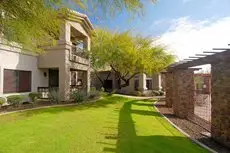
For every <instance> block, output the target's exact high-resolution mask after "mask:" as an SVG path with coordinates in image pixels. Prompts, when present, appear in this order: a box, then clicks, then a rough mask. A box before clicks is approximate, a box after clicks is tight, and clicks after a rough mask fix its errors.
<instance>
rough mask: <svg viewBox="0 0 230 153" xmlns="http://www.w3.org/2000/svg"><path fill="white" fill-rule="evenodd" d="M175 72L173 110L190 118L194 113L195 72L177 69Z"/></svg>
mask: <svg viewBox="0 0 230 153" xmlns="http://www.w3.org/2000/svg"><path fill="white" fill-rule="evenodd" d="M173 73H174V74H173V87H172V89H173V90H172V91H173V92H172V93H173V95H172V97H173V103H172V107H173V111H174V114H175V115H177V116H179V117H181V118H188V116H189V115H190V114H193V113H194V101H195V100H194V89H195V87H194V72H193V70H177V71H175V72H173Z"/></svg>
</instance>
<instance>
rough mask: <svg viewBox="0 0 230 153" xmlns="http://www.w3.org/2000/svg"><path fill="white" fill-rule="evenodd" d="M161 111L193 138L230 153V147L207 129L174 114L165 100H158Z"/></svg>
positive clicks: (217, 149)
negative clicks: (217, 140) (216, 138)
mask: <svg viewBox="0 0 230 153" xmlns="http://www.w3.org/2000/svg"><path fill="white" fill-rule="evenodd" d="M156 106H157V108H158V109H159V111H160V112H161V113H162V114H164V115H165V116H166V117H167V118H168V119H169V120H170V121H172V122H173V123H174V124H176V125H177V126H178V127H180V128H181V129H182V130H184V131H185V132H186V133H187V134H189V135H190V136H191V137H192V138H194V139H196V140H198V141H200V142H202V143H203V144H205V145H207V146H208V147H210V148H212V149H214V150H215V151H217V152H219V153H230V149H228V148H226V147H224V146H222V145H220V144H219V143H217V142H215V141H213V140H212V139H211V138H210V136H209V135H210V133H209V131H207V130H206V129H204V128H202V127H201V126H199V125H197V124H195V123H193V122H191V121H189V120H186V119H181V118H178V117H176V116H175V115H174V114H173V111H172V109H171V108H167V107H166V106H165V105H164V102H158V103H157V104H156Z"/></svg>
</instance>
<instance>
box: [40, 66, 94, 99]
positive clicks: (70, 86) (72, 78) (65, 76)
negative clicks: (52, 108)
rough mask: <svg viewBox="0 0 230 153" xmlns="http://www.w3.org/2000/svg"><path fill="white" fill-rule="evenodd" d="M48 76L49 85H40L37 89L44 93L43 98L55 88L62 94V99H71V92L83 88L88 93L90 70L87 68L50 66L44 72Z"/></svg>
mask: <svg viewBox="0 0 230 153" xmlns="http://www.w3.org/2000/svg"><path fill="white" fill-rule="evenodd" d="M43 75H44V77H47V79H48V83H47V86H40V87H38V88H37V91H38V92H40V93H41V94H42V98H49V93H50V91H51V90H55V91H57V92H58V94H60V95H61V97H62V100H63V101H66V100H69V96H70V94H71V92H73V91H76V90H83V91H84V92H85V93H86V94H87V92H88V91H89V87H90V85H89V72H88V71H87V70H79V69H74V68H69V69H66V70H65V71H64V70H62V69H61V68H48V69H47V71H46V72H44V74H43Z"/></svg>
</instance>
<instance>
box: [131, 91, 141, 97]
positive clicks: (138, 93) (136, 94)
mask: <svg viewBox="0 0 230 153" xmlns="http://www.w3.org/2000/svg"><path fill="white" fill-rule="evenodd" d="M132 95H134V96H139V97H140V96H142V92H141V91H134V92H133V93H132Z"/></svg>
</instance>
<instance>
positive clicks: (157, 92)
mask: <svg viewBox="0 0 230 153" xmlns="http://www.w3.org/2000/svg"><path fill="white" fill-rule="evenodd" d="M152 94H153V96H159V95H160V93H159V91H157V90H153V91H152Z"/></svg>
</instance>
